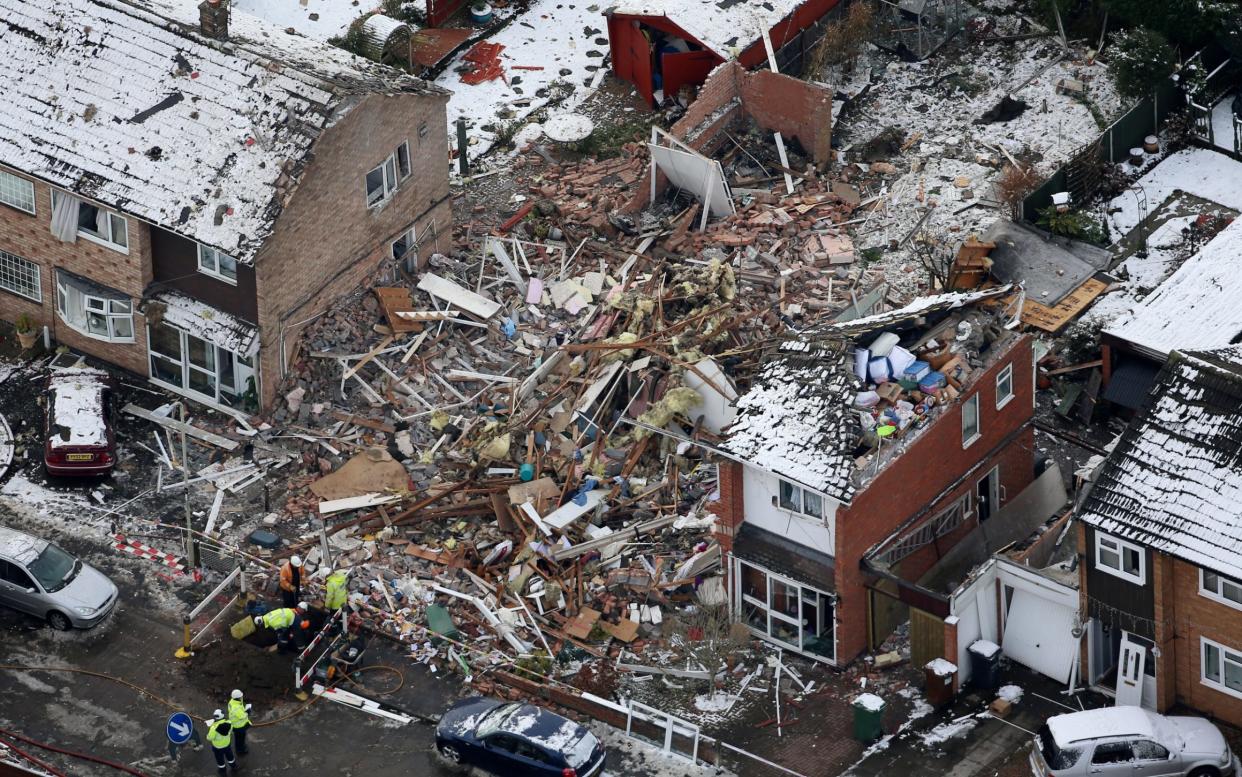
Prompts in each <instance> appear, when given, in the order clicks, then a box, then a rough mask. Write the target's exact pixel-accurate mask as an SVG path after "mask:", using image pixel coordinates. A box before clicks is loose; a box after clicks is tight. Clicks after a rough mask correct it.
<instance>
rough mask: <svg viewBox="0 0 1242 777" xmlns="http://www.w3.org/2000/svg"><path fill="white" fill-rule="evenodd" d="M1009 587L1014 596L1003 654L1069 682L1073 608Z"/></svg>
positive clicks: (1073, 654) (1074, 646) (1007, 617)
mask: <svg viewBox="0 0 1242 777" xmlns="http://www.w3.org/2000/svg"><path fill="white" fill-rule="evenodd" d="M1006 589H1009V587H1008V586H1006ZM1009 590H1012V591H1013V598H1012V599H1011V600H1010V602H1009V610H1008V612H1007V613H1006V615H1005V636H1004V638H1003V640H1002V643H1001V647H1002V648H1004V650H1005V655H1007V656H1009V658H1011V659H1013V660H1014V661H1017V662H1018V663H1020V664H1023V665H1025V666H1029V667H1030V668H1031V669H1034V670H1035V671H1037V672H1040V673H1041V674H1045V675H1047V676H1048V677H1051V678H1052V679H1054V680H1057V681H1058V682H1062V683H1065V682H1069V676H1070V669H1071V668H1072V667H1073V666H1074V659H1075V657H1076V654H1077V652H1078V639H1077V637H1075V636H1074V633H1073V632H1074V613H1075V608H1074V607H1072V606H1068V605H1067V604H1065V603H1063V602H1057V601H1053V600H1052V599H1051V598H1045V597H1042V596H1040V595H1039V594H1037V593H1035V592H1033V591H1028V590H1024V589H1022V588H1013V589H1009Z"/></svg>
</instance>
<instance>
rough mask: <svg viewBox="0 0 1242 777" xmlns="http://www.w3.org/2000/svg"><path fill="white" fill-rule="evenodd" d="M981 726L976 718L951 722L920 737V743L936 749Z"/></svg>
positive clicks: (942, 724)
mask: <svg viewBox="0 0 1242 777" xmlns="http://www.w3.org/2000/svg"><path fill="white" fill-rule="evenodd" d="M977 725H979V721H978V720H976V719H975V718H973V717H971V718H965V719H963V720H951V721H948V722H947V723H941V724H940V725H938V726H936V727H935V728H933V729H932V730H930V731H926V732H924V733H922V734H920V735H919V741H920V742H922V743H923V745H924V746H926V747H934V746H935V745H939V744H943V743H944V742H947V741H949V740H950V739H953V738H954V737H960V736H965V735H966V734H967V733H969V732H970V731H971V730H972V729H974V727H975V726H977Z"/></svg>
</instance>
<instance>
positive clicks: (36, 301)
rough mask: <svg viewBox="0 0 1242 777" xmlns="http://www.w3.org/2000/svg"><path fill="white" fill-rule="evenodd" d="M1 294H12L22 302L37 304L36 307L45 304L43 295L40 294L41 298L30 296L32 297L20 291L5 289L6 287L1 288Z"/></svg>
mask: <svg viewBox="0 0 1242 777" xmlns="http://www.w3.org/2000/svg"><path fill="white" fill-rule="evenodd" d="M0 292H4V293H5V294H12V295H13V296H14V297H17V298H18V299H22V300H25V301H27V302H33V303H34V304H36V305H42V304H43V295H42V294H40V295H39V296H37V297H31V296H30V295H28V294H22V293H21V292H20V291H14V290H13V289H9V288H6V287H4V286H0Z"/></svg>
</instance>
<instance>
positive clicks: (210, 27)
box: [198, 0, 229, 40]
mask: <svg viewBox="0 0 1242 777" xmlns="http://www.w3.org/2000/svg"><path fill="white" fill-rule="evenodd" d="M198 28H199V32H201V33H202V34H203V35H204V36H205V37H208V38H215V39H216V40H228V39H229V4H228V2H227V0H203V2H201V3H199V4H198Z"/></svg>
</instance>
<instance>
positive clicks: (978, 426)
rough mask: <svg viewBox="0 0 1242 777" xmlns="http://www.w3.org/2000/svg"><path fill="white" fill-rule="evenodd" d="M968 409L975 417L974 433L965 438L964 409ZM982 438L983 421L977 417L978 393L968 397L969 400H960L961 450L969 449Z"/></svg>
mask: <svg viewBox="0 0 1242 777" xmlns="http://www.w3.org/2000/svg"><path fill="white" fill-rule="evenodd" d="M967 408H970V409H971V412H973V413H974V416H975V433H974V434H973V435H971V436H970V437H967V436H966V409H967ZM982 436H983V421H982V419H981V418H980V417H979V392H977V391H976V392H975V393H974V394H971V395H970V398H969V399H964V400H962V450H965V449H967V448H969V447H970V446H972V445H974V444H975V441H977V440H978V439H979V438H980V437H982Z"/></svg>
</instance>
